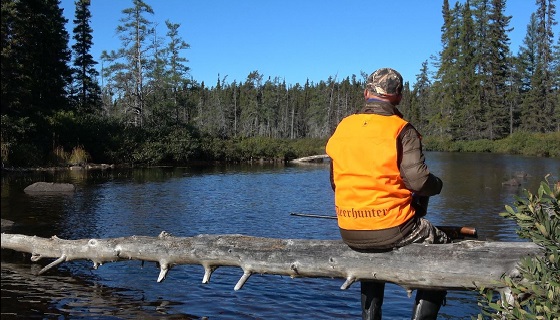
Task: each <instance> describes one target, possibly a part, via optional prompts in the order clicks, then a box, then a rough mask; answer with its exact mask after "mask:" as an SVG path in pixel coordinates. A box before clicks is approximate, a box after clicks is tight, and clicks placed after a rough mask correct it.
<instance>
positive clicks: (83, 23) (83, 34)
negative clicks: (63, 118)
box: [72, 0, 101, 113]
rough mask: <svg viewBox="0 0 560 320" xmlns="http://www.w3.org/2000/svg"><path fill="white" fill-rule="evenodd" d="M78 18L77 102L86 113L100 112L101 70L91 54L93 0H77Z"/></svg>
mask: <svg viewBox="0 0 560 320" xmlns="http://www.w3.org/2000/svg"><path fill="white" fill-rule="evenodd" d="M75 5H76V18H75V19H74V25H75V27H74V40H75V41H76V42H75V43H74V45H73V46H72V49H73V52H74V86H75V88H76V91H77V92H76V97H75V99H76V104H77V108H78V110H80V112H81V113H82V112H84V113H93V112H99V111H100V108H101V89H100V88H99V84H98V82H97V77H98V76H99V72H98V71H97V70H96V69H95V65H96V64H97V62H96V61H95V60H94V59H93V57H92V56H91V54H90V49H91V47H92V45H93V36H92V32H93V30H92V28H91V27H90V24H89V23H90V20H91V13H90V11H89V6H90V5H91V0H76V2H75Z"/></svg>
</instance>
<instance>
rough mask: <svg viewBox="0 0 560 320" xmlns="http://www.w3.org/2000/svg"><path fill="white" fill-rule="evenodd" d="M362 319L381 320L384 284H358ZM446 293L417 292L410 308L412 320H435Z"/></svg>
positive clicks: (369, 282)
mask: <svg viewBox="0 0 560 320" xmlns="http://www.w3.org/2000/svg"><path fill="white" fill-rule="evenodd" d="M360 285H361V287H360V291H361V304H362V319H363V320H381V316H382V312H381V306H382V305H383V297H384V294H385V283H384V282H375V281H367V280H363V281H361V282H360ZM446 295H447V291H439V290H418V291H417V292H416V299H415V300H416V301H415V303H414V307H413V308H412V317H411V319H412V320H435V319H437V314H438V312H439V309H440V307H441V306H442V305H443V304H444V303H445V296H446Z"/></svg>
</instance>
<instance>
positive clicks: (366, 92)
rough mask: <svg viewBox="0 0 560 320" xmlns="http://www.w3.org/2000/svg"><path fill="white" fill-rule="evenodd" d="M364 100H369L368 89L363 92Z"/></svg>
mask: <svg viewBox="0 0 560 320" xmlns="http://www.w3.org/2000/svg"><path fill="white" fill-rule="evenodd" d="M364 98H366V99H367V98H369V90H368V89H365V90H364Z"/></svg>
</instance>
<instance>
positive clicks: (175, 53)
mask: <svg viewBox="0 0 560 320" xmlns="http://www.w3.org/2000/svg"><path fill="white" fill-rule="evenodd" d="M165 25H166V26H167V37H168V38H169V43H168V45H167V53H168V55H169V64H168V69H169V70H168V76H169V77H168V85H169V88H170V90H171V98H172V105H173V108H174V110H175V122H176V123H179V121H180V111H181V105H180V103H179V100H180V97H179V93H180V88H181V87H182V86H183V84H184V83H185V82H187V81H186V76H187V75H188V74H189V70H190V68H189V67H188V66H186V65H185V63H187V62H188V60H187V58H185V57H182V56H181V55H180V54H181V52H182V51H183V50H186V49H189V48H190V45H189V44H188V43H186V42H185V41H183V40H182V39H181V37H179V31H178V30H179V27H180V26H181V25H180V24H176V23H171V22H170V21H169V20H167V21H165ZM183 107H184V106H183Z"/></svg>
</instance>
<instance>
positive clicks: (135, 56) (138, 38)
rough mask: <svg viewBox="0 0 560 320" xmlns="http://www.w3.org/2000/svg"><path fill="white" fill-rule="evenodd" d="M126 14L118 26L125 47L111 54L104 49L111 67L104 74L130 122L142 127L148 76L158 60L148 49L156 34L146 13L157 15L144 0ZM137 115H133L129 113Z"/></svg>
mask: <svg viewBox="0 0 560 320" xmlns="http://www.w3.org/2000/svg"><path fill="white" fill-rule="evenodd" d="M122 13H123V14H124V17H123V18H121V20H120V22H121V23H122V24H121V25H119V26H118V27H117V30H116V32H117V34H118V35H119V38H120V40H121V41H122V45H123V47H122V48H120V49H119V50H118V51H111V52H110V53H108V52H107V51H104V52H103V54H102V59H103V60H104V61H106V62H108V63H109V66H107V67H104V69H103V70H102V72H103V77H104V78H106V79H107V81H108V82H109V83H108V85H109V86H110V88H111V90H110V92H111V93H112V94H113V95H116V96H117V97H116V98H117V100H118V103H119V104H120V105H122V107H121V114H122V115H124V119H125V121H126V122H127V123H130V124H133V125H135V126H142V125H143V122H144V116H145V114H144V113H145V110H144V107H145V103H146V101H145V98H146V97H145V95H146V92H145V88H144V86H145V85H146V83H147V80H146V79H145V76H146V75H147V74H150V70H149V67H153V66H154V63H153V61H151V59H150V58H151V57H149V56H148V52H149V50H150V48H152V45H151V44H150V42H149V41H150V40H151V38H150V35H152V34H153V33H154V27H153V23H152V22H150V21H149V20H148V19H147V18H146V17H145V15H146V14H150V15H153V14H154V11H153V9H152V7H150V6H149V5H147V4H146V3H145V2H144V1H142V0H133V7H131V8H126V9H124V10H123V11H122ZM131 113H132V114H133V117H132V118H131V117H130V116H129V115H130V114H131Z"/></svg>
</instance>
